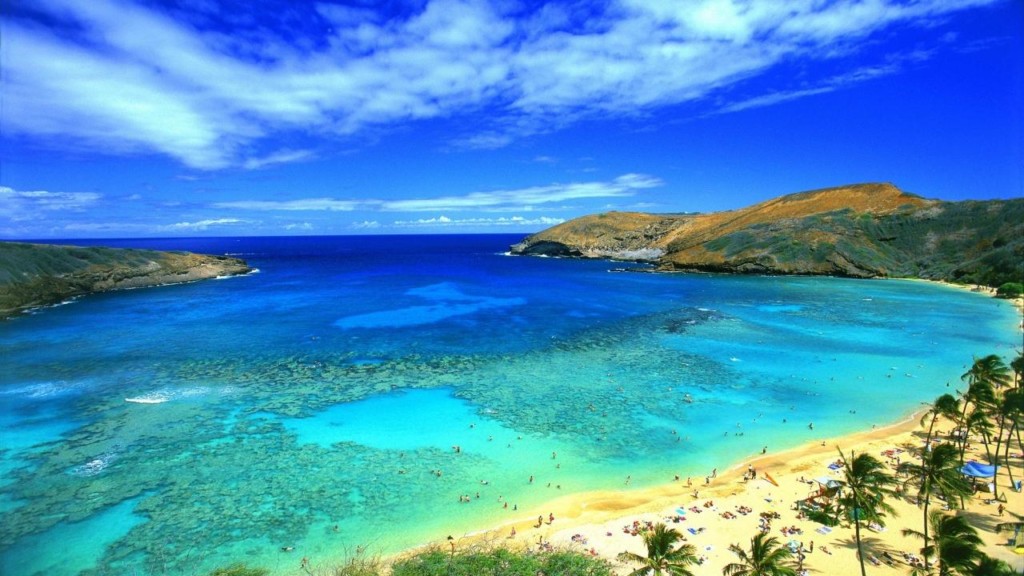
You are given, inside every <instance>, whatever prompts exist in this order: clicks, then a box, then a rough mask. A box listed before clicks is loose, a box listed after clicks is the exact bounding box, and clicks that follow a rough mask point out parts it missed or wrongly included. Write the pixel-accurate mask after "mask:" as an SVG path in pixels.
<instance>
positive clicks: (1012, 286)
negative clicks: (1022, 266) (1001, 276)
mask: <svg viewBox="0 0 1024 576" xmlns="http://www.w3.org/2000/svg"><path fill="white" fill-rule="evenodd" d="M996 296H999V297H1000V298H1020V297H1021V296H1024V284H1021V283H1020V282H1007V283H1005V284H1003V285H1002V286H1000V287H999V288H997V289H996Z"/></svg>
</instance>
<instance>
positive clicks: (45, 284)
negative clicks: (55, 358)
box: [0, 242, 249, 318]
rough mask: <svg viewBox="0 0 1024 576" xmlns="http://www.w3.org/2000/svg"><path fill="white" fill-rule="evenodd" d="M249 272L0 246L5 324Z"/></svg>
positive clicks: (240, 266)
mask: <svg viewBox="0 0 1024 576" xmlns="http://www.w3.org/2000/svg"><path fill="white" fill-rule="evenodd" d="M247 271H249V267H248V266H247V265H246V264H245V262H243V261H241V260H239V259H237V258H228V257H224V256H206V255H201V254H192V253H189V252H161V251H157V250H137V249H126V248H104V247H99V246H96V247H78V246H57V245H49V244H26V243H21V242H0V318H3V317H4V316H7V315H10V314H13V313H15V312H17V311H19V310H23V309H26V308H30V307H35V306H46V305H49V304H55V303H57V302H61V301H62V300H65V299H67V298H71V297H74V296H79V295H82V294H88V293H90V292H100V291H104V290H117V289H121V288H141V287H145V286H153V285H157V284H167V283H174V282H184V281H190V280H198V279H202V278H211V277H214V276H220V275H230V274H240V273H244V272H247Z"/></svg>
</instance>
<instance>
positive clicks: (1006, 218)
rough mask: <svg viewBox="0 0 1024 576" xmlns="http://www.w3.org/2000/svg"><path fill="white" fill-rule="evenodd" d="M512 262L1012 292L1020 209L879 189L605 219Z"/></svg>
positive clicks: (1022, 239) (578, 225)
mask: <svg viewBox="0 0 1024 576" xmlns="http://www.w3.org/2000/svg"><path fill="white" fill-rule="evenodd" d="M511 251H512V253H513V254H521V255H533V256H537V255H543V256H564V257H575V258H602V259H612V260H628V261H638V262H650V263H653V264H655V265H656V266H657V268H658V269H659V270H665V271H695V272H720V273H732V274H780V275H828V276H844V277H852V278H881V277H914V278H927V279H934V280H949V281H954V282H966V283H976V284H987V285H990V286H992V285H999V284H1001V283H1003V282H1007V281H1019V269H1018V264H1019V262H1021V261H1024V199H1019V198H1018V199H1013V200H992V201H986V202H978V201H967V202H942V201H939V200H928V199H925V198H922V197H920V196H916V195H913V194H908V193H906V192H904V191H902V190H900V189H899V188H897V187H896V186H894V185H892V184H888V183H875V184H854V185H849V186H841V187H837V188H826V189H822V190H812V191H808V192H800V193H797V194H790V195H787V196H781V197H779V198H774V199H772V200H768V201H766V202H762V203H760V204H756V205H753V206H749V207H747V208H742V209H739V210H730V211H725V212H715V213H710V214H646V213H639V212H608V213H603V214H594V215H589V216H583V217H581V218H576V219H573V220H570V221H568V222H565V223H563V224H559V225H558V226H554V227H552V228H549V229H547V230H544V231H541V232H538V233H537V234H533V235H531V236H529V237H527V238H525V239H524V240H523V241H522V242H520V243H518V244H516V245H514V246H512V248H511Z"/></svg>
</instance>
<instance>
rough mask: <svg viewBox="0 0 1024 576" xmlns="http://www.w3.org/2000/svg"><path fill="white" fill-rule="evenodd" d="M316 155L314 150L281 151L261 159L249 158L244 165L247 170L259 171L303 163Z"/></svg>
mask: <svg viewBox="0 0 1024 576" xmlns="http://www.w3.org/2000/svg"><path fill="white" fill-rule="evenodd" d="M315 156H316V155H315V154H314V153H313V151H312V150H279V151H277V152H275V153H273V154H270V155H268V156H263V157H261V158H249V159H248V160H246V161H245V162H244V163H243V167H244V168H245V169H246V170H259V169H260V168H266V167H267V166H275V165H277V164H291V163H292V162H303V161H306V160H310V159H312V158H314V157H315Z"/></svg>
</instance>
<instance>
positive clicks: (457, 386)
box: [0, 235, 1021, 576]
mask: <svg viewBox="0 0 1024 576" xmlns="http://www.w3.org/2000/svg"><path fill="white" fill-rule="evenodd" d="M520 239H521V236H519V235H475V236H455V235H452V236H391V237H389V236H365V237H284V238H188V239H152V240H103V241H68V242H66V243H73V244H81V245H96V244H100V245H108V246H125V247H141V248H156V249H168V250H190V251H196V252H206V253H214V254H231V255H236V256H238V257H241V258H244V259H246V260H247V261H248V262H249V263H250V265H252V266H254V267H256V268H258V272H256V273H253V274H249V275H246V276H241V277H234V278H228V279H223V280H211V281H205V282H198V283H193V284H185V285H177V286H165V287H158V288H151V289H144V290H131V291H124V292H118V293H108V294H101V295H92V296H88V297H83V298H80V299H78V300H76V301H74V302H72V303H69V304H67V305H61V306H55V307H50V308H46V309H41V310H38V311H36V312H34V313H32V314H27V315H23V316H19V317H17V318H14V319H12V320H8V321H4V322H0V358H2V370H0V434H2V451H0V456H2V460H0V511H2V514H3V522H0V573H3V574H11V575H15V574H16V575H26V576H28V575H35V574H39V575H43V574H45V575H46V576H71V575H99V574H103V575H115V574H118V575H119V574H132V575H157V574H161V575H162V574H175V575H176V574H187V575H193V574H207V573H209V572H210V571H211V570H213V569H214V568H216V567H218V566H224V565H227V564H231V563H234V562H245V563H247V564H248V565H250V566H262V567H266V568H268V569H271V570H272V571H273V573H274V574H285V573H295V570H296V569H297V568H298V564H299V559H300V558H302V557H306V558H309V560H310V562H311V563H312V564H313V565H314V566H326V565H330V564H331V563H334V562H340V561H341V559H343V558H344V557H345V556H346V555H351V554H354V553H356V551H357V550H366V551H367V552H368V553H371V554H388V553H393V552H396V551H399V550H402V549H405V548H408V547H411V546H415V545H418V544H422V543H427V542H436V541H441V540H444V538H446V537H447V536H448V535H454V536H455V537H456V538H457V537H459V536H461V535H463V534H465V533H467V532H469V531H473V530H479V529H482V528H486V527H489V526H495V525H498V524H501V523H503V522H506V521H509V520H512V519H519V518H527V517H529V514H531V513H532V514H533V516H536V514H537V511H538V510H543V504H544V502H547V501H550V500H552V499H554V498H557V497H559V496H563V495H566V494H571V493H577V492H583V491H588V490H597V489H623V490H627V489H635V488H644V487H650V486H655V485H658V484H664V483H668V482H671V481H672V480H673V478H674V476H675V475H679V476H680V477H683V478H685V477H688V476H692V477H694V479H695V481H697V479H700V480H701V481H702V480H703V477H704V476H705V475H707V474H709V473H710V472H711V470H712V469H714V468H718V469H719V470H724V469H725V468H727V467H729V466H732V465H735V464H736V463H738V462H740V461H742V460H743V459H744V458H747V457H748V456H751V455H754V454H760V453H761V452H762V450H769V451H775V450H781V449H783V448H787V447H792V446H796V445H798V444H802V443H805V442H808V441H816V440H818V439H821V438H831V437H835V436H839V435H842V434H846V433H850V432H854V431H858V430H864V429H868V428H870V427H871V426H872V425H875V424H879V425H880V424H886V423H890V422H894V421H897V420H900V419H902V418H906V417H907V416H908V415H909V414H910V413H912V412H913V411H915V410H918V409H920V408H921V404H922V402H929V401H931V400H933V399H934V398H935V397H937V396H938V395H940V394H943V393H946V392H953V391H955V390H956V389H957V388H958V387H962V383H961V382H960V379H959V376H960V374H962V373H963V372H964V371H965V370H966V369H967V367H968V366H969V364H970V363H971V361H972V357H974V356H981V355H987V354H991V353H996V354H1001V355H1004V356H1005V357H1006V358H1007V360H1009V359H1010V358H1011V357H1012V356H1014V355H1015V353H1014V346H1020V343H1021V341H1020V333H1019V332H1018V331H1017V330H1016V326H1017V325H1018V323H1019V321H1020V317H1019V313H1018V312H1016V311H1015V310H1014V309H1013V307H1012V306H1010V305H1009V304H1008V303H1006V302H1002V301H998V300H995V299H992V298H989V297H986V296H983V295H980V294H974V293H970V292H968V291H965V290H959V289H953V288H948V287H944V286H939V285H935V284H928V283H923V282H913V281H895V280H893V281H881V280H848V279H837V278H809V277H787V278H780V277H757V276H742V277H741V276H720V275H703V274H653V273H644V271H645V270H647V269H646V268H645V267H644V266H641V265H636V264H622V263H611V262H603V261H584V260H565V259H549V258H526V257H514V256H509V255H507V253H506V251H507V250H508V246H509V245H510V244H513V243H515V242H517V241H519V240H520ZM812 425H813V427H812ZM627 478H628V479H629V485H628V486H627V485H626V480H627Z"/></svg>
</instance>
